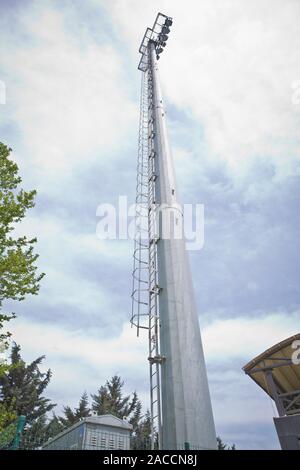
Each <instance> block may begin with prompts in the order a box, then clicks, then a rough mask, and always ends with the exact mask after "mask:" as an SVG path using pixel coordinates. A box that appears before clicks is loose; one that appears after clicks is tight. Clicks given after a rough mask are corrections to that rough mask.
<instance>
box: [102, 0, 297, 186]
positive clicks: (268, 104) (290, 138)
mask: <svg viewBox="0 0 300 470" xmlns="http://www.w3.org/2000/svg"><path fill="white" fill-rule="evenodd" d="M158 8H159V9H160V10H161V11H163V12H165V13H166V14H169V15H171V16H173V18H174V24H173V27H172V31H171V33H170V39H169V41H168V45H167V49H166V53H165V54H163V56H162V58H161V60H160V68H161V75H162V79H163V85H164V89H165V92H166V94H167V97H168V98H169V100H170V101H171V102H172V103H173V104H176V105H177V106H178V107H179V108H181V109H182V110H190V111H192V113H193V114H194V116H195V117H196V118H197V119H198V121H199V124H200V123H201V125H202V126H203V128H204V132H205V139H206V142H207V151H208V152H209V156H210V158H213V159H216V160H219V161H220V162H221V161H225V162H226V163H227V164H228V167H229V168H230V170H231V173H232V175H237V176H241V174H244V173H245V172H247V169H248V168H249V166H251V164H252V162H253V161H255V159H256V158H257V157H262V156H266V157H267V158H268V159H269V161H270V162H271V163H273V164H274V165H275V167H276V169H277V173H278V175H279V177H281V176H285V175H287V174H291V173H293V171H295V161H296V162H298V163H299V160H300V148H299V123H300V108H299V107H297V106H295V105H292V101H291V97H292V88H291V85H292V83H293V82H294V81H295V80H296V79H297V78H299V77H300V65H299V64H300V47H299V46H300V37H299V34H298V17H299V13H300V11H299V8H300V5H299V4H297V3H296V2H292V1H291V2H285V4H284V5H283V4H282V2H281V1H278V0H277V1H271V0H263V1H261V0H260V1H258V0H256V1H253V2H247V1H238V2H237V1H236V0H231V1H228V2H223V1H219V0H216V1H214V2H211V1H201V2H199V1H196V0H193V1H190V2H189V3H188V5H187V4H185V3H182V2H179V1H173V0H172V1H170V0H165V1H163V2H160V3H159V6H158V4H157V3H156V2H152V4H151V5H149V3H148V2H147V3H146V2H141V1H138V0H131V1H126V2H124V1H122V0H117V1H115V2H114V3H113V4H112V5H111V4H110V5H109V7H108V9H109V10H111V11H112V14H113V17H114V19H115V21H116V22H117V23H118V24H119V25H120V29H121V32H122V34H124V35H125V37H126V38H127V41H128V42H130V44H131V50H132V53H133V51H136V48H137V45H138V44H139V41H140V40H141V37H142V34H143V30H144V26H146V25H149V26H150V25H151V24H152V21H153V20H154V18H155V15H156V12H157V9H158ZM270 10H271V11H272V15H270V14H269V11H270ZM132 23H133V24H138V25H140V28H132V27H131V25H132ZM136 56H137V54H136ZM137 60H138V57H137Z"/></svg>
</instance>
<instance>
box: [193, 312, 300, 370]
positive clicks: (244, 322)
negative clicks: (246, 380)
mask: <svg viewBox="0 0 300 470" xmlns="http://www.w3.org/2000/svg"><path fill="white" fill-rule="evenodd" d="M299 331H300V315H299V312H298V311H297V312H294V313H290V314H287V313H273V314H265V315H264V314H262V312H254V313H253V316H252V317H251V318H248V317H245V318H244V317H242V318H228V319H223V320H216V321H213V322H212V323H211V324H210V325H208V326H206V327H205V328H204V330H203V334H202V336H203V343H204V347H205V352H206V356H207V359H208V360H209V361H217V362H222V361H227V362H228V361H230V360H234V359H240V360H245V363H246V362H248V361H250V360H251V359H253V357H254V356H257V355H258V354H260V353H262V352H263V351H265V350H266V349H268V348H269V347H271V346H273V345H274V344H276V343H277V342H279V341H282V340H284V339H286V338H288V337H289V336H292V335H294V334H297V333H299ZM243 365H245V364H241V366H243Z"/></svg>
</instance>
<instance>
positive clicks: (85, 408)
mask: <svg viewBox="0 0 300 470" xmlns="http://www.w3.org/2000/svg"><path fill="white" fill-rule="evenodd" d="M63 413H64V416H61V417H59V418H58V420H59V422H60V423H61V424H62V426H63V427H64V428H68V427H70V426H72V425H73V424H75V423H77V422H78V421H80V420H81V419H83V418H87V417H88V416H90V415H91V410H90V407H89V399H88V395H87V393H86V392H84V393H83V394H82V395H81V398H80V400H79V404H78V407H77V408H75V410H72V408H71V407H70V406H64V408H63Z"/></svg>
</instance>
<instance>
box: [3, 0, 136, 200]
mask: <svg viewBox="0 0 300 470" xmlns="http://www.w3.org/2000/svg"><path fill="white" fill-rule="evenodd" d="M67 14H68V11H66V12H64V10H61V11H59V10H57V9H55V8H54V7H53V5H51V4H49V3H48V2H47V3H46V4H43V6H42V5H37V4H32V5H31V6H30V7H29V8H28V9H24V10H23V11H22V29H23V34H24V36H25V37H26V40H25V41H24V42H23V44H22V46H21V47H20V42H19V41H20V38H17V39H16V38H12V40H11V41H8V40H7V39H6V41H3V44H4V43H5V47H2V65H3V67H4V68H5V73H6V76H7V88H8V90H7V94H8V102H7V107H6V111H8V110H9V111H10V112H11V117H12V118H13V119H14V122H15V124H16V125H17V126H18V127H19V129H20V132H21V138H22V140H23V149H22V155H21V153H20V155H19V156H18V159H19V161H20V163H21V165H22V168H23V167H24V168H26V166H27V165H30V167H31V169H32V170H34V172H36V175H37V177H36V183H37V185H38V188H39V190H40V191H45V188H47V194H48V195H49V191H51V190H52V191H53V190H55V189H57V186H59V185H61V184H62V183H63V182H64V184H66V182H68V181H69V180H71V179H72V175H73V172H74V171H76V169H77V168H78V166H79V167H85V168H88V167H89V166H90V165H92V164H93V163H95V162H96V161H99V160H100V159H103V158H108V154H109V152H111V151H113V150H115V149H116V148H118V146H119V143H120V141H122V140H124V142H125V146H126V140H125V136H127V135H128V132H130V130H131V129H134V128H135V124H136V122H137V109H136V107H135V106H134V104H133V103H132V102H131V100H130V98H129V89H128V86H127V82H126V80H125V74H124V67H123V63H122V57H121V55H120V54H119V51H118V50H117V49H116V48H114V47H113V46H112V45H111V44H109V43H108V42H106V43H105V42H103V43H101V44H99V43H96V42H95V41H94V40H93V39H92V38H89V41H86V40H85V41H84V40H82V41H81V36H82V34H86V32H85V30H84V33H83V32H82V30H81V28H80V24H74V25H73V27H72V30H69V29H67V28H66V24H65V21H66V17H67ZM6 34H7V32H6ZM85 39H86V38H85ZM25 155H26V159H27V161H26V163H25V162H24V161H23V159H24V157H25ZM28 159H29V160H30V162H29V161H28Z"/></svg>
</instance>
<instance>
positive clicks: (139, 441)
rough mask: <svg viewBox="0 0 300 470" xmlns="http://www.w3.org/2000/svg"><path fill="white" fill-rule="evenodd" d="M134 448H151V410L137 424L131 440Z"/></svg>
mask: <svg viewBox="0 0 300 470" xmlns="http://www.w3.org/2000/svg"><path fill="white" fill-rule="evenodd" d="M157 441H158V439H156V446H157V445H158V442H157ZM131 446H132V449H139V450H141V449H150V448H151V415H150V411H149V410H147V411H146V413H145V415H144V416H143V417H140V420H139V422H138V424H137V426H136V429H135V432H134V434H133V437H132V441H131Z"/></svg>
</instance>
